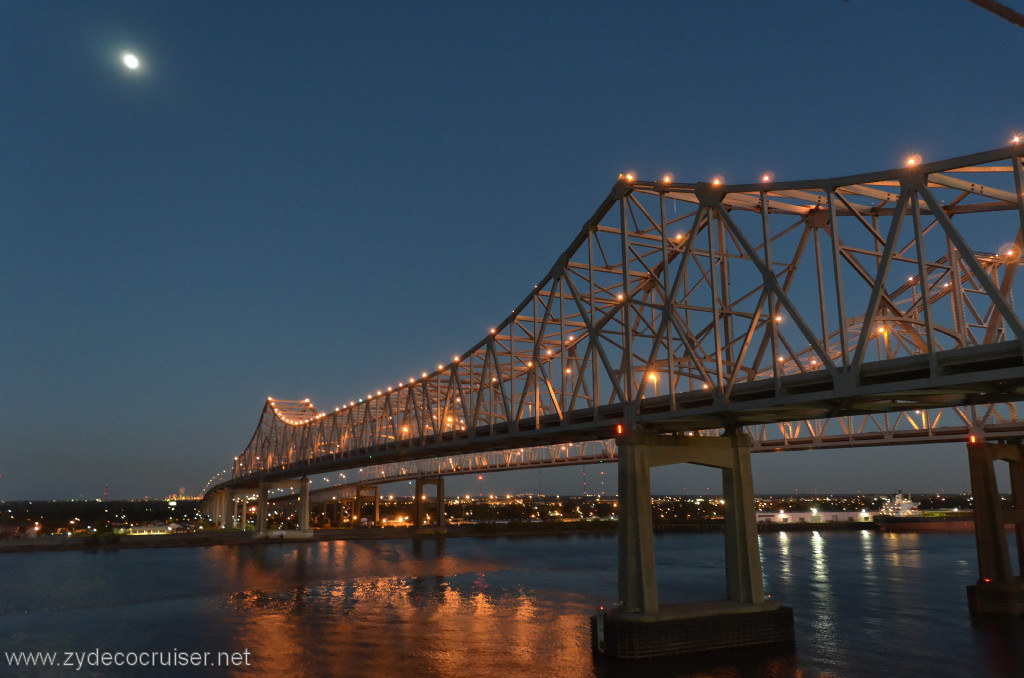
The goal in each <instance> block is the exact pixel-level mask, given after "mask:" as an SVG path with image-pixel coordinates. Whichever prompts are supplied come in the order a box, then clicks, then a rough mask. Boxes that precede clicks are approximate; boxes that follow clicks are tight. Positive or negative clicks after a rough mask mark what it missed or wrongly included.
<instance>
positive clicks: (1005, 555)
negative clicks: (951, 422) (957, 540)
mask: <svg viewBox="0 0 1024 678" xmlns="http://www.w3.org/2000/svg"><path fill="white" fill-rule="evenodd" d="M967 458H968V461H969V463H970V469H971V493H972V494H973V495H974V538H975V542H976V546H977V550H978V581H977V583H975V584H973V585H971V586H968V587H967V604H968V607H969V608H970V611H971V614H973V615H981V614H1024V581H1022V579H1021V577H1019V576H1014V573H1013V565H1012V564H1011V561H1010V552H1009V547H1008V545H1007V539H1006V525H1007V524H1011V523H1012V524H1013V525H1014V526H1015V529H1016V536H1017V539H1016V541H1017V567H1018V571H1020V572H1024V541H1022V539H1024V447H1022V446H1021V445H1020V444H1013V443H1009V444H1008V443H970V444H968V445H967ZM996 461H1006V462H1008V463H1009V467H1010V488H1011V492H1012V500H1013V507H1012V508H1010V509H1004V508H1003V501H1002V497H1001V496H1000V494H999V488H998V486H997V485H996V474H995V462H996Z"/></svg>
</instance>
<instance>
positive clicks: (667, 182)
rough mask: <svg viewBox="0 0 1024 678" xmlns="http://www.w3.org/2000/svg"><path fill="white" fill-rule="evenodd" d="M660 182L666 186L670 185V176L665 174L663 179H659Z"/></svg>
mask: <svg viewBox="0 0 1024 678" xmlns="http://www.w3.org/2000/svg"><path fill="white" fill-rule="evenodd" d="M661 180H662V182H664V183H666V184H671V183H672V175H671V174H665V175H664V176H663V177H661Z"/></svg>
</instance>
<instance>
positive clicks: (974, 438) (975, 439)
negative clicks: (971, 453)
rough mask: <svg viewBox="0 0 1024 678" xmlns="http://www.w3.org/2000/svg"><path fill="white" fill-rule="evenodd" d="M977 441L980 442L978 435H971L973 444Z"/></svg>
mask: <svg viewBox="0 0 1024 678" xmlns="http://www.w3.org/2000/svg"><path fill="white" fill-rule="evenodd" d="M976 442H978V438H977V436H971V443H972V444H973V443H976Z"/></svg>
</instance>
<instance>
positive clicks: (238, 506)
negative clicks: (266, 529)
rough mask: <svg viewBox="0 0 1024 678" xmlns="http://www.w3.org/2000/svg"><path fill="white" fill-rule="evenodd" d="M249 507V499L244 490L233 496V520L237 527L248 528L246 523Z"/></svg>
mask: <svg viewBox="0 0 1024 678" xmlns="http://www.w3.org/2000/svg"><path fill="white" fill-rule="evenodd" d="M248 508H249V506H248V499H247V498H246V496H245V491H244V490H243V491H242V494H240V495H238V496H236V497H233V498H232V502H231V509H232V510H231V522H232V524H233V526H234V527H235V528H237V529H240V530H244V529H247V528H246V525H247V524H248V523H247V520H246V513H247V512H248Z"/></svg>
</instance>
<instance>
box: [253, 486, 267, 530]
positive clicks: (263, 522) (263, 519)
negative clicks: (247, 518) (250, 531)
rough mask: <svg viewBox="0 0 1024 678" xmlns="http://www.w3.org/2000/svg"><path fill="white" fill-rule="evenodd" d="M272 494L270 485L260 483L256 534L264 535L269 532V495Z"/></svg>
mask: <svg viewBox="0 0 1024 678" xmlns="http://www.w3.org/2000/svg"><path fill="white" fill-rule="evenodd" d="M269 492H270V483H267V482H263V481H260V486H259V488H258V489H257V490H256V534H264V533H265V532H266V531H267V495H268V494H269Z"/></svg>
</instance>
